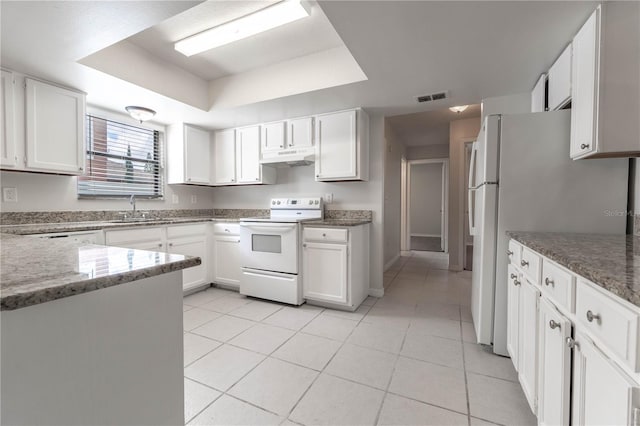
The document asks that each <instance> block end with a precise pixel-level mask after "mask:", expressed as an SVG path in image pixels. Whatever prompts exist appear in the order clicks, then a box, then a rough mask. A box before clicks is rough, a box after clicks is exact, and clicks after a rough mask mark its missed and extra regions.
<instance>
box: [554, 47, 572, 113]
mask: <svg viewBox="0 0 640 426" xmlns="http://www.w3.org/2000/svg"><path fill="white" fill-rule="evenodd" d="M570 100H571V44H569V45H568V46H567V48H566V49H564V51H563V52H562V54H560V56H559V57H558V59H556V61H555V63H554V64H553V65H552V66H551V68H549V110H556V109H561V108H563V107H564V106H566V105H567V103H568V102H569V101H570Z"/></svg>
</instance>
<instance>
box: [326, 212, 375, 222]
mask: <svg viewBox="0 0 640 426" xmlns="http://www.w3.org/2000/svg"><path fill="white" fill-rule="evenodd" d="M324 218H325V219H367V220H373V211H371V210H325V211H324Z"/></svg>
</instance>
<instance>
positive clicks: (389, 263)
mask: <svg viewBox="0 0 640 426" xmlns="http://www.w3.org/2000/svg"><path fill="white" fill-rule="evenodd" d="M398 259H400V253H398V254H396V255H395V256H394V257H393V259H391V260H390V261H388V262H387V263H385V264H384V272H387V271H388V270H389V268H391V267H392V266H393V264H394V263H396V261H397V260H398Z"/></svg>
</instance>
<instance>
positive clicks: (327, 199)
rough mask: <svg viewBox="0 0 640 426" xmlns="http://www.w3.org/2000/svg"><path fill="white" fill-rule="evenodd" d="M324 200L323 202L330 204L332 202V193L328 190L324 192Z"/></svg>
mask: <svg viewBox="0 0 640 426" xmlns="http://www.w3.org/2000/svg"><path fill="white" fill-rule="evenodd" d="M324 202H325V203H326V204H331V203H333V193H331V192H328V193H326V194H324Z"/></svg>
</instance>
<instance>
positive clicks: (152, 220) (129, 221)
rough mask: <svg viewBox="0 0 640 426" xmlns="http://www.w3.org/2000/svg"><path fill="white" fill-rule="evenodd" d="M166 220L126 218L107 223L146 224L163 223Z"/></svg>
mask: <svg viewBox="0 0 640 426" xmlns="http://www.w3.org/2000/svg"><path fill="white" fill-rule="evenodd" d="M164 221H166V219H158V218H156V217H126V218H122V219H115V220H110V221H109V223H141V222H143V223H147V222H164Z"/></svg>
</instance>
